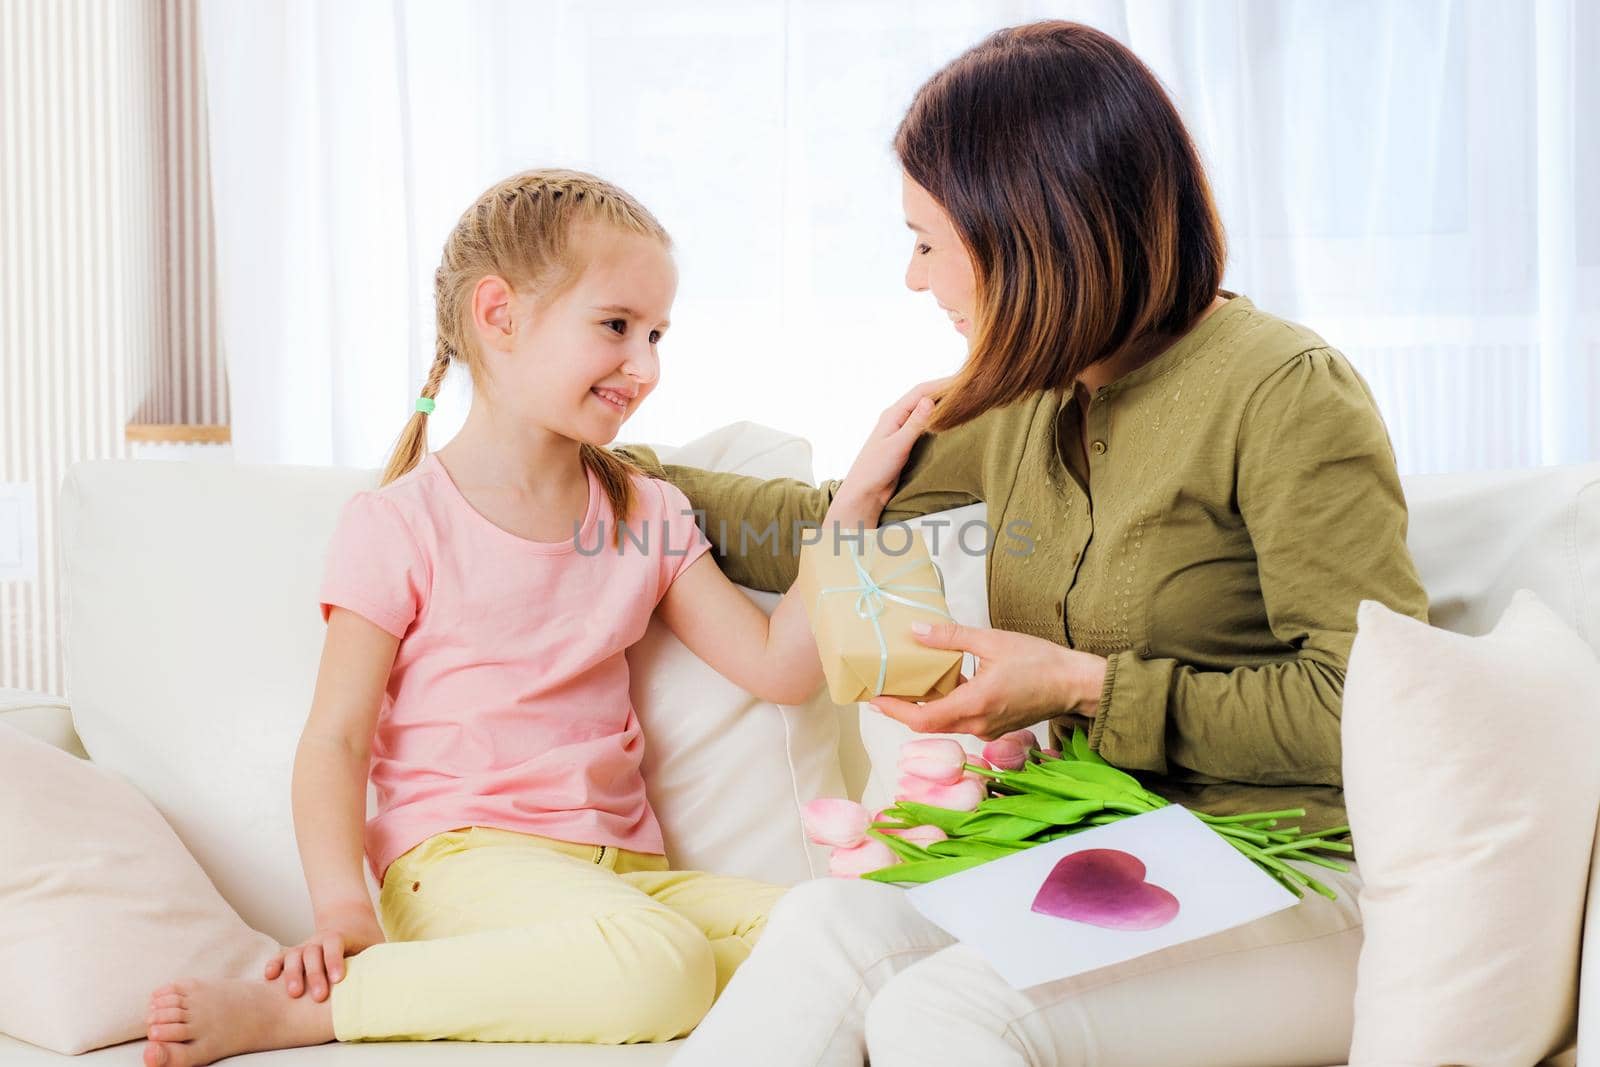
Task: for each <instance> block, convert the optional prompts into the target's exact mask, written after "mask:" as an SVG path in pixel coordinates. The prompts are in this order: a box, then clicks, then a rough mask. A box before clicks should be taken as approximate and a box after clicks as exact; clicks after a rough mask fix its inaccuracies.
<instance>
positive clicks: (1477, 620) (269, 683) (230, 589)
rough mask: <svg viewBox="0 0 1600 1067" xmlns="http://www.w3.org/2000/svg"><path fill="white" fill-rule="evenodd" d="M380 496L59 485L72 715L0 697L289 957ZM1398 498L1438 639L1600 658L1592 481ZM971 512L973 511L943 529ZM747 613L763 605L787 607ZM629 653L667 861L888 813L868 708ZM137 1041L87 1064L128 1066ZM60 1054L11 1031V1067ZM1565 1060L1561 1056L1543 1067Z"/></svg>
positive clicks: (304, 472)
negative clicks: (156, 826)
mask: <svg viewBox="0 0 1600 1067" xmlns="http://www.w3.org/2000/svg"><path fill="white" fill-rule="evenodd" d="M662 454H663V458H665V459H669V461H670V460H671V459H673V458H676V459H677V460H679V461H681V462H685V463H692V464H696V465H700V466H706V467H712V468H716V469H726V470H737V471H741V472H744V473H750V474H756V475H760V476H763V477H777V476H789V477H798V478H802V479H804V480H807V481H809V480H810V479H811V477H812V472H811V470H810V449H809V446H808V445H806V443H805V442H804V441H803V440H801V439H799V438H795V437H791V436H789V435H785V434H781V433H778V432H776V431H772V430H769V429H766V428H763V427H759V426H755V425H753V424H749V423H738V424H734V425H732V426H729V427H727V428H725V429H723V430H720V431H717V432H716V433H713V434H711V435H708V436H707V437H705V438H702V439H700V440H698V441H695V442H691V443H690V444H688V445H686V446H684V447H682V448H681V449H663V450H662ZM373 478H374V472H372V471H359V470H335V469H325V468H306V467H251V466H233V465H189V464H169V463H158V462H153V461H123V462H95V463H87V464H78V465H76V466H74V467H73V468H72V469H71V470H70V471H69V472H68V474H67V476H66V478H65V479H64V482H63V486H62V534H61V540H62V543H61V546H60V548H61V559H62V565H63V568H64V575H65V579H66V597H67V599H66V606H65V618H66V625H65V639H66V642H67V658H68V679H69V688H70V698H71V708H70V720H69V718H68V715H69V711H68V708H67V706H66V705H65V703H63V704H61V705H60V706H58V707H51V706H48V703H47V702H45V706H37V705H39V704H40V703H41V702H40V701H31V702H30V701H26V700H15V699H14V700H13V701H12V703H13V705H29V704H31V705H34V706H29V707H20V708H19V710H14V711H12V712H10V713H7V712H6V711H5V710H4V709H5V706H6V705H5V704H4V703H0V721H6V722H9V723H11V724H12V725H16V726H20V727H22V728H23V729H26V730H28V731H29V732H31V733H34V734H35V735H37V736H41V737H45V738H46V739H48V740H51V741H52V742H54V743H56V744H58V745H59V746H60V747H63V748H66V749H68V750H69V751H74V752H75V754H78V755H84V754H85V750H86V752H87V755H88V756H90V757H93V758H94V760H95V761H96V762H97V763H100V764H103V765H105V766H107V767H109V768H110V769H112V770H114V771H115V772H117V773H118V774H121V775H122V776H123V777H125V778H127V779H129V780H130V781H131V782H133V784H134V785H136V786H137V787H139V788H140V789H141V791H143V792H144V793H145V795H146V796H148V797H149V798H150V799H151V800H152V801H153V802H154V803H155V804H156V806H157V808H158V809H159V810H160V811H161V812H162V814H163V815H164V816H165V817H166V818H167V820H168V822H169V823H170V824H171V825H172V826H173V828H174V829H175V830H176V831H177V833H178V835H179V837H180V838H181V839H182V840H183V842H184V844H185V845H186V846H187V847H188V848H189V850H190V851H191V853H192V854H193V855H194V856H195V858H196V859H197V860H198V861H199V863H200V864H201V866H202V867H203V868H204V869H205V871H206V872H207V873H208V874H209V875H210V877H211V879H212V880H213V882H215V884H216V885H217V887H218V889H219V890H220V891H221V893H222V895H223V896H224V897H225V898H226V899H227V900H228V902H229V903H230V904H231V905H232V906H233V907H234V908H235V909H236V910H237V911H238V912H239V914H240V915H241V916H242V917H243V918H244V919H245V920H246V921H247V922H248V923H249V924H250V925H252V926H254V927H255V928H256V929H258V930H262V931H264V932H266V933H268V934H270V935H272V936H273V937H275V938H277V939H278V940H279V941H280V942H288V941H290V940H297V939H298V938H299V937H301V936H303V935H304V934H305V933H306V932H308V930H309V920H310V909H309V903H308V901H306V899H305V893H304V883H303V881H302V880H301V876H300V872H299V868H298V863H297V855H296V852H295V849H294V843H293V831H292V822H291V819H290V813H289V797H288V782H289V766H290V762H291V760H292V756H293V749H294V744H295V742H296V740H297V738H298V731H299V727H300V725H301V723H302V722H303V721H304V716H305V712H306V709H307V707H308V706H309V700H310V694H311V690H312V683H313V680H314V677H315V670H316V665H317V661H318V656H319V651H320V644H321V637H322V630H323V626H322V623H321V620H320V617H319V616H318V615H317V609H316V595H315V594H316V585H317V581H318V579H319V577H320V575H321V567H322V552H323V548H324V546H325V545H326V541H327V538H328V535H329V533H330V531H331V528H332V524H333V521H334V518H335V516H336V514H337V511H338V507H339V505H340V504H341V503H342V501H343V500H344V499H345V498H346V497H348V495H349V494H350V493H351V492H353V491H354V490H356V489H358V488H362V487H366V486H368V485H371V484H372V482H373ZM1406 493H1407V497H1408V499H1409V501H1410V504H1411V516H1412V517H1411V536H1410V541H1411V545H1412V549H1413V552H1414V554H1415V556H1416V559H1417V563H1418V566H1419V568H1420V569H1421V571H1422V575H1423V579H1424V582H1425V584H1426V585H1427V587H1428V589H1429V592H1430V595H1431V599H1432V612H1433V622H1434V623H1435V624H1436V625H1440V626H1444V627H1447V628H1450V629H1454V630H1459V631H1461V632H1467V633H1481V632H1484V631H1485V630H1487V629H1488V627H1489V625H1490V624H1491V623H1492V622H1493V621H1494V619H1495V618H1496V616H1497V615H1498V613H1499V611H1500V610H1501V609H1502V608H1503V607H1504V606H1505V604H1506V602H1507V600H1508V599H1509V597H1510V594H1511V593H1512V591H1514V590H1515V589H1517V588H1519V587H1527V588H1531V589H1533V590H1534V591H1535V592H1536V593H1538V594H1539V596H1540V597H1542V598H1543V599H1544V600H1545V602H1546V603H1548V604H1549V605H1550V606H1551V607H1552V608H1554V609H1555V610H1556V611H1557V612H1559V613H1560V614H1562V615H1563V617H1564V618H1566V619H1567V620H1568V621H1569V622H1571V624H1572V625H1573V626H1574V627H1575V628H1576V629H1577V630H1578V631H1579V632H1580V633H1581V634H1582V635H1583V636H1584V637H1585V638H1586V639H1587V640H1588V641H1589V643H1590V644H1591V645H1595V646H1596V647H1597V648H1600V465H1593V466H1586V467H1568V468H1548V469H1542V470H1534V471H1522V472H1508V473H1503V474H1475V475H1467V476H1443V477H1426V478H1412V479H1407V481H1406ZM981 515H982V506H981V505H978V506H975V508H973V509H962V514H960V515H955V516H953V517H954V518H955V519H956V520H957V521H960V520H961V519H963V518H971V517H981ZM938 517H939V518H951V517H952V516H951V515H944V516H938ZM951 541H953V539H950V538H945V539H943V541H942V547H943V545H947V544H949V543H950V542H951ZM940 555H941V558H940V564H941V567H942V568H943V570H944V573H945V576H946V583H947V587H948V589H949V594H950V601H951V606H952V610H953V611H954V613H955V614H956V616H957V617H958V618H961V619H963V621H970V622H974V623H983V622H985V621H986V615H987V613H986V610H985V606H984V591H983V570H982V561H981V560H980V559H975V558H963V557H961V556H959V555H956V554H954V553H949V552H942V553H941V554H940ZM752 595H753V596H755V597H756V598H757V600H758V601H759V602H762V603H764V604H766V605H768V606H770V604H771V603H773V602H774V601H775V599H776V598H775V597H773V596H771V595H769V594H752ZM630 659H631V660H632V662H633V666H634V673H635V683H634V699H635V703H636V704H637V705H638V707H639V711H640V717H641V719H642V720H643V721H644V725H645V730H646V734H647V737H648V738H649V745H650V748H649V752H650V755H649V757H647V764H646V770H647V775H648V776H649V780H650V791H651V797H652V801H653V802H654V803H655V805H656V807H657V810H658V811H659V812H660V814H661V818H662V823H663V826H664V829H665V831H666V834H667V839H668V848H669V851H670V852H671V853H673V859H674V861H675V862H677V863H680V864H683V865H687V866H699V867H705V868H709V869H718V870H723V871H727V872H729V873H735V874H743V875H748V876H753V877H762V878H766V879H769V880H772V881H779V882H784V883H793V882H796V881H799V880H802V879H804V878H807V877H812V876H816V875H820V874H822V873H823V870H824V858H823V856H822V855H821V853H820V851H819V850H817V849H816V848H815V847H814V846H811V845H809V844H808V843H807V842H805V840H804V838H803V835H802V834H801V832H800V824H799V818H798V809H799V805H800V804H801V803H803V802H804V801H805V800H808V799H810V798H811V797H812V796H817V795H841V794H843V793H846V792H847V793H848V794H849V795H852V796H856V797H862V796H863V795H864V794H865V798H866V799H867V800H868V802H869V803H870V802H873V801H881V800H883V799H884V798H885V797H886V796H887V792H888V790H889V788H890V784H889V778H888V777H887V776H886V775H884V774H879V775H874V774H872V766H871V761H870V757H869V752H875V753H877V754H878V755H879V757H880V759H879V763H880V767H881V765H882V762H883V761H882V757H883V756H885V755H892V753H893V751H894V749H895V748H896V747H897V746H898V742H899V740H900V737H901V734H900V728H899V727H898V725H897V724H893V723H891V722H889V721H888V720H884V719H882V718H881V717H880V716H876V715H873V714H872V713H870V712H869V713H868V714H867V715H866V716H864V717H861V718H860V719H859V720H858V716H857V712H856V709H854V708H848V709H846V708H835V707H834V706H833V705H831V704H828V703H826V698H825V696H824V695H819V697H818V699H817V701H815V702H814V703H813V704H812V705H810V706H807V707H804V708H777V707H773V706H771V705H763V704H760V703H758V702H756V701H754V700H753V698H750V697H748V696H747V695H745V694H742V693H739V692H737V691H736V690H734V689H733V688H732V687H731V686H730V685H729V684H728V683H726V682H724V681H723V680H721V679H720V678H719V677H717V676H716V675H714V674H713V673H711V672H710V671H709V669H707V668H705V667H704V665H703V664H701V663H699V661H698V660H696V659H694V657H693V656H692V655H690V654H689V653H688V652H687V650H685V649H684V648H683V647H682V646H681V645H678V644H677V642H676V641H675V640H673V639H672V638H671V636H670V635H668V634H666V633H665V631H664V630H661V629H660V628H659V627H652V630H651V632H650V634H649V635H647V637H646V639H645V641H644V642H643V643H642V644H641V646H640V647H639V648H638V649H636V650H635V652H634V653H631V654H630ZM80 741H81V744H82V748H78V747H77V746H78V745H79V743H80ZM1597 758H1600V756H1597ZM730 798H734V799H735V800H736V802H735V803H731V804H730V803H728V802H727V801H728V800H729V799H730ZM1592 879H1593V875H1591V880H1592ZM1593 905H1594V902H1593V901H1591V907H1590V914H1591V917H1592V916H1593V915H1594V912H1595V908H1594V906H1593ZM1590 925H1591V931H1590V933H1589V937H1588V941H1589V942H1591V944H1588V945H1587V946H1586V952H1585V957H1586V958H1585V965H1586V966H1585V975H1584V977H1586V978H1588V979H1590V981H1589V983H1588V985H1587V986H1586V987H1585V989H1584V994H1585V997H1586V999H1588V1000H1589V1001H1596V1000H1600V989H1596V988H1595V987H1596V986H1597V985H1600V978H1597V977H1596V973H1595V965H1596V964H1597V963H1600V960H1597V959H1595V958H1594V957H1600V933H1596V932H1594V931H1593V930H1592V927H1593V925H1594V924H1593V923H1591V924H1590ZM173 977H175V978H176V977H179V976H178V975H174V976H173ZM1591 1007H1593V1005H1591ZM1587 1014H1589V1015H1591V1016H1592V1015H1593V1014H1594V1013H1593V1012H1592V1011H1591V1012H1589V1013H1587ZM1583 1025H1584V1026H1585V1027H1587V1029H1582V1030H1580V1035H1579V1037H1580V1040H1583V1041H1585V1042H1586V1043H1587V1045H1588V1046H1589V1047H1590V1048H1593V1049H1594V1050H1595V1052H1596V1053H1600V1019H1594V1018H1590V1019H1588V1020H1587V1021H1586V1022H1585V1023H1584V1024H1583ZM143 1044H144V1043H143V1042H142V1041H134V1042H129V1043H127V1044H123V1045H117V1046H113V1047H110V1048H105V1049H100V1050H97V1051H94V1052H89V1053H86V1054H84V1055H83V1056H81V1057H76V1058H75V1059H78V1060H81V1061H82V1062H84V1063H85V1064H89V1065H93V1067H111V1065H132V1064H137V1063H138V1062H140V1053H141V1050H142V1048H143ZM671 1053H672V1046H671V1045H663V1046H628V1047H621V1048H606V1047H578V1046H539V1045H495V1044H481V1045H479V1044H462V1043H452V1042H432V1043H371V1044H356V1045H344V1046H339V1045H328V1046H321V1047H316V1048H308V1049H299V1050H289V1051H284V1052H278V1053H270V1054H259V1055H257V1056H250V1057H242V1058H240V1059H238V1060H237V1061H230V1062H239V1063H247V1062H248V1063H254V1062H256V1061H257V1060H258V1059H259V1061H260V1062H261V1063H263V1064H266V1063H269V1062H270V1063H271V1064H273V1065H278V1067H297V1065H301V1064H312V1063H316V1064H325V1063H333V1062H339V1063H347V1064H348V1063H357V1062H361V1063H382V1064H455V1063H461V1062H472V1063H491V1062H517V1063H521V1064H537V1065H559V1064H573V1065H580V1067H587V1065H597V1064H605V1063H624V1062H625V1063H627V1064H631V1065H640V1064H645V1063H648V1062H654V1063H664V1062H666V1061H667V1060H668V1059H669V1058H670V1056H671ZM269 1056H270V1060H269V1059H268V1057H269ZM68 1060H69V1058H68V1057H63V1056H60V1055H58V1054H56V1053H52V1052H48V1051H45V1050H42V1049H38V1048H36V1047H34V1046H32V1045H27V1044H24V1043H23V1042H20V1041H16V1040H14V1039H11V1038H8V1037H5V1036H3V1035H0V1065H4V1067H12V1065H18V1067H43V1065H46V1064H51V1065H54V1064H60V1063H64V1062H68ZM1574 1060H1575V1049H1569V1050H1567V1052H1566V1053H1564V1054H1563V1055H1562V1056H1560V1057H1557V1058H1556V1059H1555V1060H1552V1061H1547V1062H1553V1063H1565V1064H1571V1063H1573V1062H1574ZM1152 1067H1158V1065H1152Z"/></svg>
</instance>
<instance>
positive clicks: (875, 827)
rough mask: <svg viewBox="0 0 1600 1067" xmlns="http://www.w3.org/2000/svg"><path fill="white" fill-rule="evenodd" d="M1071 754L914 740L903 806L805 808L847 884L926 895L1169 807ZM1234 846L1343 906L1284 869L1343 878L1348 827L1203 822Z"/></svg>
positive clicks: (822, 803) (1251, 817)
mask: <svg viewBox="0 0 1600 1067" xmlns="http://www.w3.org/2000/svg"><path fill="white" fill-rule="evenodd" d="M1071 749H1072V752H1071V755H1069V756H1064V755H1063V754H1062V753H1060V752H1057V751H1055V750H1054V749H1041V748H1039V747H1037V743H1036V740H1035V738H1034V735H1033V733H1032V731H1029V730H1017V731H1015V732H1013V733H1009V734H1006V735H1005V736H1004V737H1002V738H1000V739H998V740H995V741H991V742H989V743H988V744H986V745H984V746H983V755H982V756H974V755H972V754H969V753H968V752H967V751H966V749H964V748H963V747H962V746H961V744H960V742H958V741H952V740H946V739H943V738H924V739H922V740H919V741H909V742H907V743H906V744H905V746H904V747H903V748H902V749H901V754H900V766H899V769H900V774H901V778H900V782H899V788H898V790H897V792H896V795H895V803H894V804H892V805H890V806H889V807H887V808H884V809H883V810H882V811H879V812H877V813H876V814H875V815H874V814H869V813H868V811H867V809H866V808H864V807H862V806H861V805H860V804H857V803H855V802H854V801H850V800H836V799H832V798H823V799H819V800H813V801H812V802H811V803H809V804H807V805H806V808H805V822H806V830H807V833H808V834H809V836H810V837H811V840H812V841H815V842H816V843H817V844H820V845H828V846H831V847H832V848H833V853H832V857H831V859H830V860H829V865H828V873H830V874H832V875H835V876H837V877H842V878H853V877H860V878H868V879H871V880H873V881H877V882H900V883H907V884H915V883H921V882H930V881H933V880H934V879H936V878H942V877H944V876H945V875H947V874H955V873H956V872H957V871H964V870H966V869H967V868H968V867H975V866H977V865H978V864H980V863H984V862H987V861H988V860H991V859H995V858H997V857H999V856H1006V855H1010V854H1011V853H1013V852H1017V851H1020V850H1022V849H1025V848H1032V847H1033V846H1034V845H1041V844H1044V843H1045V842H1046V841H1054V840H1056V839H1057V838H1061V837H1067V836H1069V835H1071V834H1076V833H1082V832H1083V831H1084V830H1088V829H1091V828H1092V827H1096V826H1105V825H1107V824H1109V823H1113V822H1116V821H1118V820H1119V819H1126V818H1128V817H1129V816H1131V815H1142V814H1144V813H1145V812H1149V811H1155V810H1156V809H1157V808H1163V807H1166V806H1167V805H1168V804H1169V803H1171V802H1170V801H1168V800H1167V799H1166V798H1164V797H1160V796H1157V795H1156V794H1154V793H1151V792H1149V791H1148V790H1146V789H1145V788H1144V787H1143V786H1142V785H1140V784H1139V780H1138V779H1136V778H1134V777H1133V775H1131V774H1127V773H1125V772H1123V771H1120V770H1118V769H1117V768H1115V767H1113V766H1111V765H1110V764H1109V763H1107V762H1106V761H1105V760H1104V759H1102V758H1101V757H1100V755H1099V753H1097V752H1094V751H1092V750H1091V749H1090V748H1089V740H1088V737H1087V736H1086V735H1085V734H1084V732H1083V730H1082V728H1077V729H1074V731H1073V734H1072V742H1071ZM1193 814H1194V815H1195V816H1196V817H1197V818H1199V819H1200V820H1201V821H1202V822H1204V823H1206V824H1207V825H1208V826H1210V827H1211V828H1212V829H1213V830H1215V831H1216V832H1217V833H1218V834H1220V835H1221V836H1222V838H1223V839H1224V840H1226V841H1227V842H1228V843H1229V844H1231V845H1232V846H1234V847H1235V848H1237V849H1238V850H1239V851H1240V852H1241V853H1243V854H1244V855H1245V856H1247V857H1248V858H1249V859H1250V860H1252V861H1253V862H1254V863H1255V864H1256V865H1257V866H1259V867H1260V868H1261V869H1262V870H1264V871H1266V872H1267V873H1268V874H1270V875H1272V876H1273V877H1274V878H1276V879H1277V880H1278V881H1279V882H1280V883H1281V884H1282V885H1283V886H1284V887H1285V888H1287V889H1288V890H1289V891H1290V892H1291V893H1293V894H1294V895H1295V896H1297V897H1298V896H1301V895H1302V893H1301V887H1302V886H1304V887H1306V888H1309V889H1311V890H1313V891H1315V892H1317V893H1320V894H1322V895H1323V896H1325V897H1327V898H1329V899H1330V900H1331V899H1334V897H1335V894H1334V892H1333V890H1331V889H1329V888H1328V887H1327V886H1325V885H1323V884H1322V883H1321V882H1319V881H1317V880H1316V879H1315V878H1312V877H1311V876H1309V875H1307V874H1306V873H1304V872H1303V871H1301V870H1299V869H1298V868H1296V867H1292V866H1290V865H1289V864H1287V863H1285V862H1284V860H1287V859H1295V860H1303V861H1305V862H1307V863H1312V864H1316V865H1318V866H1322V867H1328V868H1330V869H1332V870H1337V871H1344V870H1348V869H1349V868H1348V867H1346V866H1345V865H1344V864H1342V863H1339V862H1338V861H1336V860H1331V859H1327V858H1325V857H1323V856H1318V855H1315V854H1314V853H1316V852H1335V853H1338V852H1345V853H1348V852H1353V851H1354V848H1353V847H1352V846H1351V845H1349V844H1348V843H1346V842H1343V841H1336V840H1330V839H1331V838H1337V837H1347V836H1348V835H1349V833H1350V828H1349V827H1348V826H1336V827H1333V828H1332V829H1328V830H1323V831H1321V832H1319V833H1316V834H1304V833H1302V832H1301V831H1300V827H1298V826H1288V827H1283V828H1279V826H1278V821H1279V820H1280V819H1298V818H1303V817H1304V816H1305V809H1304V808H1290V809H1287V810H1284V811H1264V812H1254V813H1251V814H1246V815H1228V816H1215V815H1207V814H1205V813H1203V812H1198V811H1196V812H1193Z"/></svg>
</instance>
